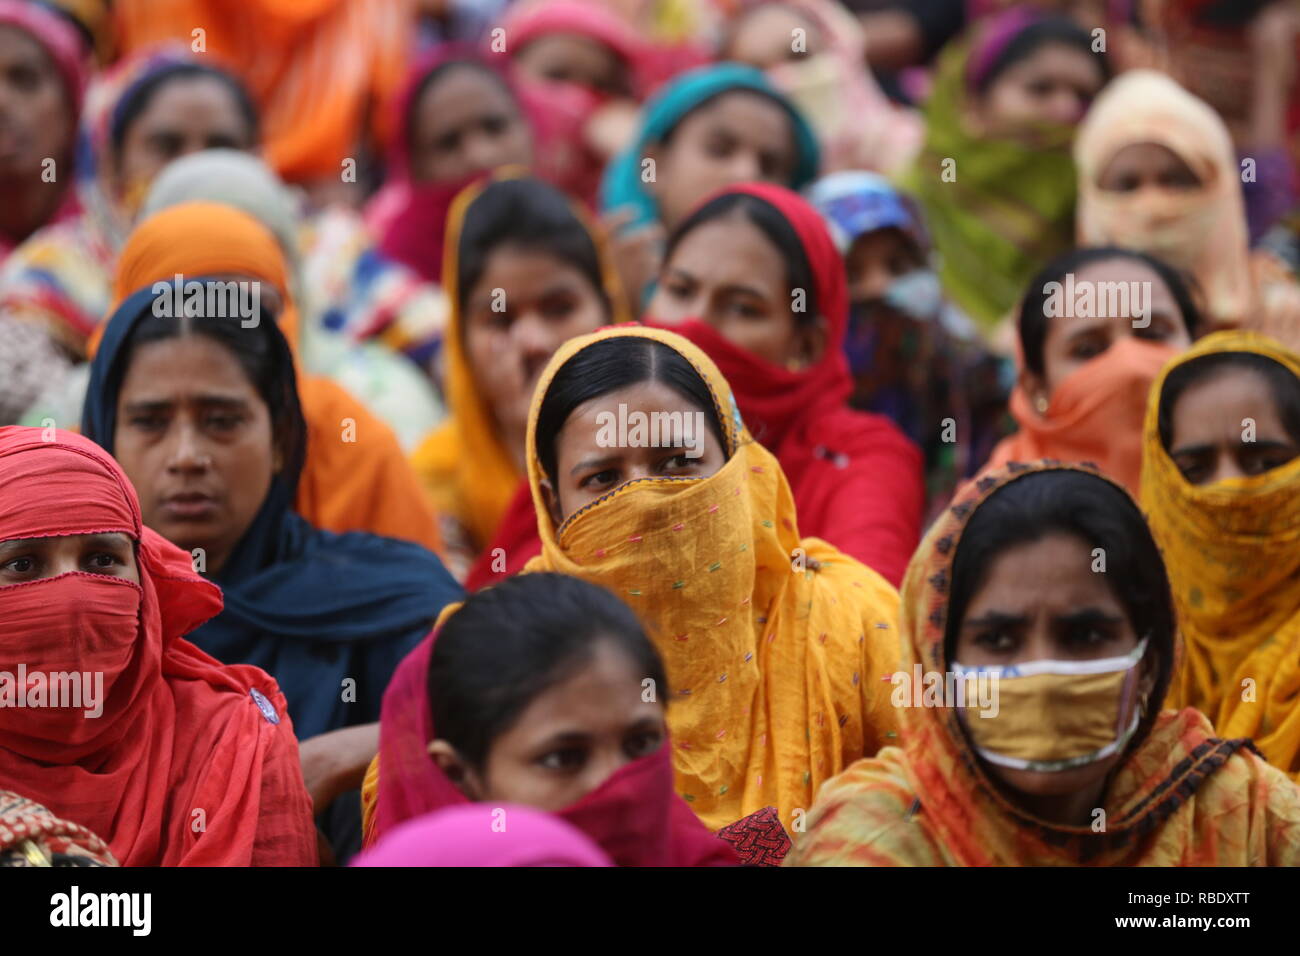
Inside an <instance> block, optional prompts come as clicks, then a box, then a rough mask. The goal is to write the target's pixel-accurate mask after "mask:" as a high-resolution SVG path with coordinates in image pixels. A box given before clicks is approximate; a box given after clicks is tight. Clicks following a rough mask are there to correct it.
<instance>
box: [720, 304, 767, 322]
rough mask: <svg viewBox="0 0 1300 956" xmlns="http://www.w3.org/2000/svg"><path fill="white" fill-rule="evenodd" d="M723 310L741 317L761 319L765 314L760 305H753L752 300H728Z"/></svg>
mask: <svg viewBox="0 0 1300 956" xmlns="http://www.w3.org/2000/svg"><path fill="white" fill-rule="evenodd" d="M725 311H727V312H730V313H731V314H732V315H738V316H740V317H741V318H742V319H761V318H763V317H764V316H765V315H767V313H766V311H764V309H763V308H762V307H761V306H758V305H755V304H754V303H753V302H739V301H732V302H728V303H727V306H726V310H725Z"/></svg>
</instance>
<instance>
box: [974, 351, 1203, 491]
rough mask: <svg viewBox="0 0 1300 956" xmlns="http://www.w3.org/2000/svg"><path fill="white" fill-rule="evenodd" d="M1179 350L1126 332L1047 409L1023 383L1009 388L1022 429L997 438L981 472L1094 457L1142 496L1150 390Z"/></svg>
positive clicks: (1061, 388)
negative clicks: (1140, 485) (1144, 427)
mask: <svg viewBox="0 0 1300 956" xmlns="http://www.w3.org/2000/svg"><path fill="white" fill-rule="evenodd" d="M1176 354H1177V353H1176V351H1175V350H1174V349H1172V348H1170V347H1169V346H1165V345H1157V344H1154V343H1151V342H1144V341H1142V340H1141V339H1135V338H1125V339H1121V340H1120V341H1119V342H1116V343H1115V344H1114V345H1112V346H1111V347H1110V348H1108V349H1107V350H1106V351H1105V352H1102V353H1101V354H1100V355H1098V356H1097V357H1096V358H1094V359H1092V360H1091V361H1089V362H1087V363H1085V364H1084V365H1082V366H1080V367H1079V368H1078V369H1076V370H1075V371H1074V372H1073V374H1071V375H1068V376H1066V378H1065V380H1064V381H1063V382H1061V383H1060V384H1059V385H1057V386H1056V390H1055V391H1054V392H1053V393H1052V398H1051V401H1050V402H1049V403H1048V406H1047V409H1046V411H1042V412H1040V411H1037V410H1036V409H1035V408H1034V407H1033V406H1032V405H1031V404H1030V402H1029V397H1028V396H1027V395H1026V394H1025V391H1024V389H1022V388H1021V387H1020V386H1019V385H1017V386H1016V387H1015V389H1013V390H1012V392H1011V415H1012V417H1014V418H1015V420H1016V423H1017V424H1018V425H1019V426H1020V430H1019V431H1018V432H1016V433H1015V434H1014V435H1010V436H1008V437H1007V438H1004V439H1002V441H1000V442H998V445H997V447H996V448H994V449H993V454H992V455H990V456H989V460H988V464H986V465H985V466H984V469H983V470H982V471H981V472H980V475H981V476H983V475H987V474H989V473H990V472H992V471H995V470H997V469H999V468H1001V467H1002V466H1003V465H1005V464H1007V462H1012V461H1019V462H1030V461H1038V460H1040V459H1043V458H1048V459H1054V460H1056V461H1063V462H1069V463H1079V462H1091V463H1093V464H1094V465H1096V466H1097V467H1098V468H1099V469H1100V470H1101V472H1102V474H1104V475H1106V476H1107V477H1109V478H1113V479H1114V480H1115V481H1117V482H1119V483H1120V484H1121V485H1123V486H1124V487H1125V488H1126V489H1128V492H1129V494H1132V495H1136V494H1137V493H1138V483H1139V478H1140V477H1141V473H1142V422H1143V420H1144V415H1145V414H1146V407H1147V396H1148V394H1149V393H1150V391H1151V383H1152V382H1153V381H1155V378H1156V376H1157V375H1158V374H1159V372H1160V369H1161V368H1163V367H1164V365H1165V363H1166V362H1168V361H1169V360H1170V359H1171V358H1173V357H1174V356H1175V355H1176ZM970 484H973V482H971V483H968V484H967V485H966V486H965V488H963V489H962V490H960V491H958V493H957V495H956V497H961V495H962V493H963V491H965V490H966V488H969V487H970Z"/></svg>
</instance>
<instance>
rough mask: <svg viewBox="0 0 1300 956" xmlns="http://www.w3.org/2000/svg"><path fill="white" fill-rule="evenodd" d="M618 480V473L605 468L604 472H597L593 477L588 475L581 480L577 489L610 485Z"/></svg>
mask: <svg viewBox="0 0 1300 956" xmlns="http://www.w3.org/2000/svg"><path fill="white" fill-rule="evenodd" d="M617 480H618V472H617V471H615V470H614V469H613V468H606V469H605V470H604V471H598V472H596V473H595V474H594V475H588V476H587V477H586V478H584V479H582V482H581V484H579V485H578V487H579V488H595V487H598V486H605V485H609V484H612V483H613V482H615V481H617Z"/></svg>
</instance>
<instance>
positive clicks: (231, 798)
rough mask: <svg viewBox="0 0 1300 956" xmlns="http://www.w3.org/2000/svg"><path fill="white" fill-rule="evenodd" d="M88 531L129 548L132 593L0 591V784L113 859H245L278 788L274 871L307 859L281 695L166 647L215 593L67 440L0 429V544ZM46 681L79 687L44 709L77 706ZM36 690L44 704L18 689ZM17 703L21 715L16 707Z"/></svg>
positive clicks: (102, 461) (126, 589)
mask: <svg viewBox="0 0 1300 956" xmlns="http://www.w3.org/2000/svg"><path fill="white" fill-rule="evenodd" d="M104 532H116V533H121V534H125V535H127V536H128V537H129V538H131V539H132V541H134V542H135V551H136V564H137V566H138V568H139V577H140V583H139V584H136V583H135V582H133V581H129V580H125V579H122V578H114V577H110V576H107V575H101V574H94V573H87V572H84V571H73V572H68V573H64V574H60V575H58V576H56V577H51V578H43V579H39V580H35V581H31V582H26V583H22V584H16V585H11V586H8V587H0V628H2V629H3V632H4V635H5V639H4V642H3V645H2V646H0V672H2V674H0V687H2V685H3V683H4V682H5V680H6V678H7V679H8V681H9V689H10V695H9V696H5V695H4V694H2V693H0V704H2V705H3V706H4V709H5V713H4V719H3V720H2V721H0V788H5V789H11V790H13V791H15V792H17V793H20V794H22V795H24V796H26V797H29V798H30V799H33V800H35V801H37V802H38V803H41V804H44V805H45V806H46V807H49V808H50V809H51V811H52V812H54V813H56V814H57V815H59V816H61V817H64V818H66V819H68V820H71V821H73V822H76V823H79V824H81V825H82V826H85V827H87V828H88V829H90V830H92V831H93V832H95V833H96V834H98V835H99V836H101V837H103V838H104V839H105V840H106V841H107V842H108V843H109V845H110V846H111V847H112V850H113V854H114V855H115V856H116V857H117V858H118V859H119V860H121V861H122V862H123V863H124V864H126V865H160V864H161V865H175V864H182V863H202V864H209V865H221V864H225V865H247V864H248V863H249V862H251V860H252V853H253V846H254V842H255V840H256V839H257V838H258V837H259V832H260V831H262V830H263V829H264V828H265V827H266V824H267V821H266V820H259V817H258V803H259V800H260V799H261V797H262V790H263V787H264V785H265V782H266V777H267V776H268V775H273V776H274V779H275V780H276V781H277V782H282V781H284V780H285V779H288V780H289V784H288V786H287V796H286V799H285V800H284V805H283V807H281V808H277V809H276V810H275V813H274V814H273V815H278V822H277V823H273V824H272V826H282V827H283V828H284V829H286V830H287V831H288V832H289V833H291V834H293V835H294V839H292V840H286V841H285V846H286V847H287V848H289V847H292V848H293V849H289V850H288V851H287V852H288V854H289V855H288V856H287V857H286V860H285V862H312V861H310V860H308V859H307V857H308V856H309V855H310V850H311V848H312V847H313V843H314V836H313V833H312V824H311V816H310V805H309V801H308V798H307V796H306V793H305V791H304V790H302V782H301V771H300V770H299V769H298V768H297V766H296V747H295V746H294V740H293V737H292V729H291V727H290V726H289V721H288V717H287V714H286V713H285V707H284V700H283V697H282V696H281V694H280V691H279V688H278V687H276V685H275V682H274V681H272V680H271V679H270V678H269V677H267V676H266V675H265V674H264V673H262V672H261V671H260V670H257V669H256V668H252V667H229V666H223V665H221V664H219V663H218V662H217V661H215V660H214V659H212V658H211V657H208V656H207V655H206V654H204V653H203V652H202V651H200V650H199V649H198V648H196V647H194V645H192V644H190V643H189V642H188V641H185V640H184V639H183V637H182V636H183V635H184V634H187V633H189V632H190V631H191V630H193V629H194V628H195V627H197V626H198V625H199V624H201V623H202V622H204V621H206V620H207V619H209V618H211V617H213V616H214V615H216V614H218V613H220V611H221V592H220V590H219V589H218V588H217V587H216V585H214V584H212V583H210V582H208V581H206V580H204V579H203V578H202V577H200V576H199V575H198V574H196V573H194V571H193V568H192V566H191V562H190V556H189V555H188V554H186V553H185V552H184V551H182V550H180V549H179V548H177V547H175V546H174V545H172V544H170V543H168V542H167V541H165V540H163V539H162V538H161V537H159V536H158V535H156V534H154V533H153V532H152V531H150V530H149V529H147V528H144V527H143V525H142V522H141V516H140V506H139V503H138V501H137V499H136V495H135V492H134V490H133V489H132V488H131V485H130V483H129V482H128V481H127V478H126V476H125V474H123V472H122V470H121V469H120V468H119V467H118V465H117V463H116V462H114V461H113V459H112V458H110V457H109V456H108V454H107V453H106V452H105V451H103V449H101V448H99V447H98V446H97V445H95V444H93V443H92V442H90V441H89V440H87V439H84V438H81V437H79V436H76V435H71V434H68V433H66V432H61V431H52V430H44V429H36V428H17V427H6V428H0V541H11V540H15V539H25V538H47V537H55V536H65V535H82V534H96V533H104ZM24 671H25V680H23V681H21V682H20V681H19V679H18V675H19V674H20V673H22V672H24ZM34 675H40V676H34ZM54 675H60V677H59V678H58V680H59V683H60V685H61V686H62V687H64V688H69V687H70V685H69V684H68V681H69V680H74V681H78V682H79V683H80V684H81V687H80V689H81V691H82V695H81V700H80V701H79V706H50V705H51V704H67V703H68V701H69V700H75V696H69V695H66V694H65V696H63V697H59V696H57V695H56V694H54V693H53V680H54ZM66 675H71V676H66ZM41 680H44V681H45V683H46V685H47V688H48V690H49V693H48V694H47V696H46V698H45V699H43V700H42V699H41V698H39V697H34V696H33V693H32V691H33V687H34V684H33V682H34V681H38V682H39V681H41ZM87 691H89V692H90V694H91V695H92V696H93V698H95V699H91V700H88V699H87V697H86V692H87ZM18 694H21V695H23V698H24V702H25V703H26V702H34V703H36V706H34V707H32V706H24V707H15V706H14V704H15V703H16V701H15V700H14V697H15V695H18ZM11 707H12V708H13V709H10V708H11ZM286 761H288V762H286ZM294 774H297V776H296V787H295V786H294ZM195 811H201V813H200V814H197V815H196V813H195ZM198 820H202V822H203V826H202V827H198V826H192V824H193V823H194V822H195V821H198ZM290 857H292V859H290Z"/></svg>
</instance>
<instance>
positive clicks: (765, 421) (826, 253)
mask: <svg viewBox="0 0 1300 956" xmlns="http://www.w3.org/2000/svg"><path fill="white" fill-rule="evenodd" d="M848 311H849V306H848V290H847V280H846V279H845V273H844V264H843V262H842V260H841V259H840V257H839V255H838V253H837V252H836V249H835V244H834V242H833V241H832V239H831V237H830V234H829V233H828V232H827V231H826V226H825V224H824V223H823V220H822V218H821V216H820V215H819V214H818V213H817V211H816V210H815V209H813V208H812V206H810V205H808V203H806V202H804V201H803V200H802V199H800V198H799V197H798V196H797V195H795V194H794V193H793V192H791V191H790V190H788V189H784V188H782V187H780V186H774V185H771V184H766V183H748V184H744V185H740V186H732V187H729V188H727V189H726V190H724V191H722V192H721V193H718V194H717V195H715V196H714V197H713V198H711V199H709V200H707V201H706V202H705V203H704V204H703V205H701V206H699V207H697V208H696V210H695V212H694V213H692V214H691V215H690V216H689V217H688V218H687V219H686V220H685V221H684V222H683V223H682V224H681V225H680V226H678V227H677V230H676V231H675V232H674V233H673V235H672V237H671V238H670V239H669V242H668V249H667V253H666V255H665V257H664V267H663V270H662V272H661V273H660V275H659V284H658V287H657V288H656V290H655V294H654V297H653V298H652V299H651V300H650V305H649V307H648V309H647V317H646V319H645V322H646V324H647V325H656V326H660V327H664V328H670V329H672V331H674V332H677V333H679V334H681V335H684V336H686V338H688V339H690V340H691V341H692V342H694V343H695V344H696V345H698V346H699V347H700V348H702V349H703V350H704V351H705V352H706V353H707V354H708V356H709V358H711V359H713V361H714V362H716V363H717V364H718V368H719V369H720V370H721V371H722V374H723V375H724V376H726V378H727V382H728V383H729V384H730V385H731V387H732V389H733V391H734V392H735V396H736V403H737V405H738V406H739V407H740V413H741V415H742V416H743V418H744V419H745V424H746V425H747V426H748V427H749V429H750V431H751V432H752V433H753V435H754V437H755V438H757V439H758V440H759V441H760V442H761V443H762V444H764V445H766V446H767V448H768V449H770V450H771V451H772V452H773V453H774V454H775V455H776V457H777V460H778V461H780V463H781V468H782V470H783V471H784V472H785V474H786V477H787V478H788V479H789V481H790V487H791V490H792V491H793V492H794V501H795V508H796V509H797V510H798V512H799V529H800V530H801V531H803V532H804V533H806V534H809V535H812V536H814V537H819V538H824V539H825V540H827V541H829V542H830V543H831V544H833V545H835V546H836V547H837V548H839V549H841V550H842V551H844V552H846V553H847V554H849V555H851V556H852V557H854V558H857V559H858V560H859V561H861V562H863V563H864V564H866V565H868V566H869V567H871V568H873V569H874V570H876V571H878V572H880V574H882V575H884V577H886V578H888V579H889V580H890V582H891V583H893V584H894V585H895V586H897V584H898V583H899V582H900V581H901V580H902V577H903V571H904V570H905V569H906V567H907V562H908V560H909V559H910V558H911V556H912V552H913V551H914V550H915V549H916V545H917V542H918V540H919V539H920V533H921V512H922V508H923V504H924V487H923V480H922V474H921V454H920V451H919V450H918V449H917V448H916V446H915V445H914V444H913V443H912V442H911V441H909V440H908V439H907V438H906V437H905V436H904V435H903V433H902V432H900V431H899V430H898V429H897V428H896V427H895V426H894V425H893V423H892V422H890V421H889V420H888V419H887V418H885V417H884V416H881V415H872V414H869V413H867V412H859V411H854V410H852V409H850V408H849V407H848V404H847V402H848V397H849V394H850V393H851V392H852V389H853V383H852V379H851V377H850V375H849V368H848V362H847V360H846V358H845V355H844V337H845V332H846V329H847V327H848Z"/></svg>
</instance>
